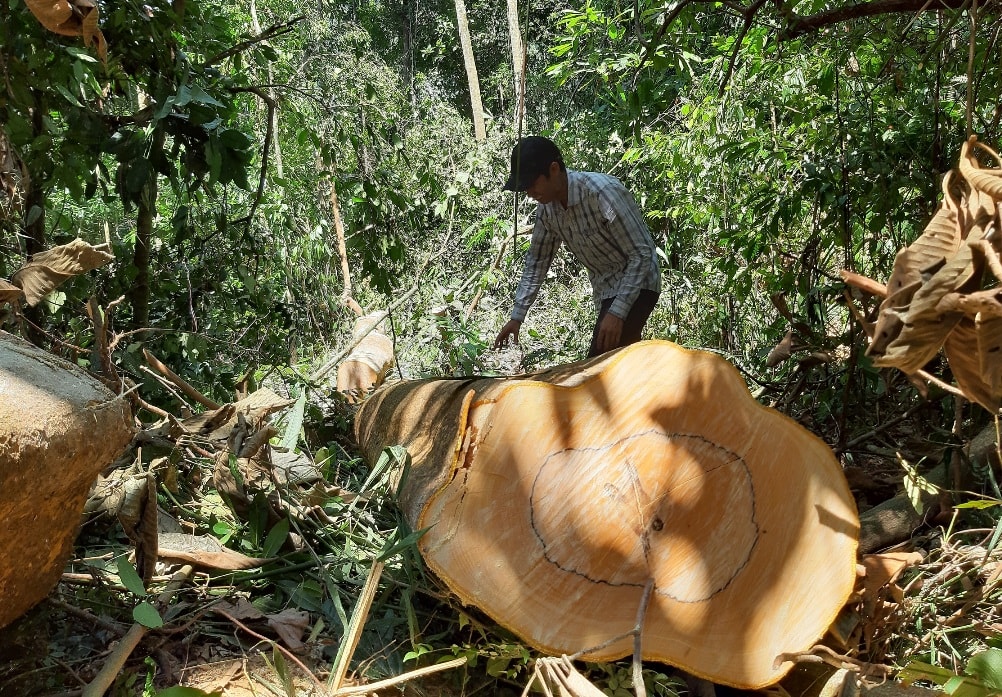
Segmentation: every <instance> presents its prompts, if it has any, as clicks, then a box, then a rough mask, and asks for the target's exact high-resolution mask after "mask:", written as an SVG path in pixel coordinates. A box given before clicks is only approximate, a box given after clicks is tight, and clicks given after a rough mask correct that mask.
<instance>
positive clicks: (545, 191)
mask: <svg viewBox="0 0 1002 697" xmlns="http://www.w3.org/2000/svg"><path fill="white" fill-rule="evenodd" d="M554 166H556V169H558V170H559V169H560V165H559V164H557V163H556V162H554V163H552V164H551V165H550V172H549V173H548V174H540V175H539V176H538V177H536V181H534V182H533V183H532V184H530V185H529V188H528V189H526V190H525V194H526V196H528V197H529V198H531V199H533V200H534V201H536V203H553V202H554V201H556V200H557V194H558V193H559V192H558V191H557V188H558V181H557V177H555V176H553V170H554Z"/></svg>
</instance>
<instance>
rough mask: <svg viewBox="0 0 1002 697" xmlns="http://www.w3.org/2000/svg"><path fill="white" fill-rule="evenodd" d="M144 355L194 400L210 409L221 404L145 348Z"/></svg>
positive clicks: (153, 365)
mask: <svg viewBox="0 0 1002 697" xmlns="http://www.w3.org/2000/svg"><path fill="white" fill-rule="evenodd" d="M143 357H144V358H145V359H146V362H147V363H149V364H150V366H152V367H153V368H155V369H156V370H158V371H160V374H161V375H163V376H164V377H165V378H167V379H168V380H170V381H171V382H172V383H174V384H175V385H177V386H178V388H179V389H180V390H181V391H182V392H184V393H185V394H186V395H188V396H189V397H191V398H192V399H193V400H195V401H196V402H198V403H199V404H201V405H202V406H204V407H206V408H208V409H218V408H219V405H218V404H216V403H215V402H213V401H212V400H211V399H209V398H208V397H206V396H205V395H203V394H202V393H201V392H199V391H198V390H196V389H195V388H194V387H192V386H191V385H189V384H188V383H187V382H185V380H184V378H182V377H181V376H180V375H178V374H177V373H175V372H174V371H173V370H171V369H170V368H168V367H167V366H166V365H164V364H163V363H161V362H160V360H159V359H158V358H157V357H156V356H154V355H153V354H152V353H150V352H149V351H147V350H146V349H143Z"/></svg>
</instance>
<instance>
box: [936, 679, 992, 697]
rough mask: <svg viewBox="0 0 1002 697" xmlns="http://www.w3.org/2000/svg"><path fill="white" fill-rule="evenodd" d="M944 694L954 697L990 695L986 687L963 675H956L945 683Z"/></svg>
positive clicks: (985, 696)
mask: <svg viewBox="0 0 1002 697" xmlns="http://www.w3.org/2000/svg"><path fill="white" fill-rule="evenodd" d="M943 692H945V693H946V694H948V695H952V696H953V697H988V695H989V692H988V690H987V689H985V686H984V685H981V684H980V683H978V682H977V681H976V680H972V679H971V678H968V677H965V676H963V675H954V676H953V677H952V678H950V679H949V680H947V681H946V682H945V683H943Z"/></svg>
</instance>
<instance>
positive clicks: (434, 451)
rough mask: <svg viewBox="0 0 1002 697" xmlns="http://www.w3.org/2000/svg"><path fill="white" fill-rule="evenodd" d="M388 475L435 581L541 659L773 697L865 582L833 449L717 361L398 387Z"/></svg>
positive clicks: (381, 413)
mask: <svg viewBox="0 0 1002 697" xmlns="http://www.w3.org/2000/svg"><path fill="white" fill-rule="evenodd" d="M355 427H356V435H357V436H358V440H359V443H360V444H361V446H362V449H363V452H364V453H365V455H366V457H367V458H368V459H369V461H370V462H375V459H376V458H377V457H378V455H379V453H380V452H381V450H382V449H383V448H384V447H387V446H391V445H398V444H399V445H403V446H405V447H406V448H407V450H408V452H409V453H410V456H411V459H412V463H411V466H410V468H409V471H408V472H407V473H406V478H405V480H404V481H403V482H402V485H401V488H400V492H399V496H400V503H401V506H402V508H403V510H404V513H405V515H406V517H407V518H408V521H409V522H410V524H411V525H412V526H413V527H414V528H415V529H427V532H426V533H425V534H424V535H423V537H422V538H421V539H420V541H419V543H418V545H419V548H420V551H421V553H422V556H423V557H424V559H425V560H426V561H427V563H428V566H429V567H430V568H431V569H432V570H433V571H434V572H435V573H436V574H437V575H438V576H439V577H440V578H441V579H442V580H443V581H444V582H445V583H446V584H447V585H448V586H449V588H450V589H452V591H453V592H455V593H456V595H457V596H459V598H460V599H461V600H462V601H463V602H464V603H468V604H473V605H476V606H477V607H479V608H481V609H482V610H484V611H485V612H486V613H488V614H489V615H490V616H491V617H493V618H494V619H495V620H496V621H497V622H499V623H500V624H502V625H504V626H505V627H507V628H509V629H510V630H511V631H513V632H515V633H516V634H517V635H519V636H520V637H521V638H522V639H523V640H524V641H526V642H527V643H529V644H531V645H532V646H534V647H535V648H537V649H539V650H540V651H543V652H546V653H551V654H557V655H559V654H575V653H579V652H585V653H584V658H586V659H588V660H613V659H617V658H621V657H623V656H626V655H629V654H630V653H631V652H632V650H633V639H632V636H630V634H629V633H630V631H631V630H632V629H633V627H634V626H635V624H636V622H637V619H638V618H637V615H638V609H639V608H640V606H641V599H642V597H643V596H644V593H645V589H647V587H648V586H649V585H651V584H653V593H652V594H651V596H650V602H649V605H648V607H647V611H646V615H645V617H644V618H643V627H642V655H643V657H644V658H645V659H651V660H656V661H662V662H665V663H668V664H671V665H674V666H677V667H679V668H682V669H684V670H686V671H688V672H690V673H693V674H695V675H698V676H700V677H703V678H706V679H709V680H712V681H714V682H717V683H721V684H726V685H732V686H735V687H739V688H746V689H752V688H758V687H762V686H765V685H770V684H773V683H775V682H777V681H778V680H779V679H780V678H782V677H783V675H785V674H786V673H787V672H788V671H789V670H790V668H791V667H792V664H791V663H789V662H783V661H781V660H780V661H778V660H777V656H779V655H780V654H783V653H796V652H800V651H806V650H807V649H809V648H810V647H811V646H812V645H813V644H814V643H815V642H816V641H817V640H818V639H819V638H820V637H821V636H822V635H823V634H824V633H825V631H826V630H827V629H828V627H829V625H830V624H831V622H832V620H833V619H834V618H835V616H836V614H837V613H838V612H839V610H840V609H841V608H842V606H843V605H844V603H845V602H846V600H847V598H848V597H849V595H850V593H851V592H852V589H853V585H854V582H855V578H856V547H857V536H858V531H859V520H858V516H857V513H856V508H855V502H854V500H853V498H852V496H851V494H850V492H849V487H848V485H847V483H846V481H845V478H844V477H843V475H842V470H841V468H840V467H839V465H838V463H837V462H836V460H835V457H834V456H833V454H832V452H831V450H830V449H829V448H828V447H827V446H826V445H825V444H824V442H822V441H821V440H820V439H819V438H817V437H816V436H814V435H813V434H811V433H810V432H808V431H807V430H806V429H804V428H802V427H801V426H800V425H798V424H797V423H795V422H794V421H793V420H791V419H789V418H787V417H786V416H784V415H782V414H780V413H779V412H777V411H774V410H771V409H768V408H766V407H764V406H762V405H760V404H758V403H757V402H756V401H755V400H754V399H753V398H752V397H751V395H750V394H749V393H748V390H747V387H746V386H745V383H744V381H743V380H742V379H741V376H740V375H739V374H738V372H737V371H736V370H735V369H734V368H733V366H731V365H730V364H729V363H727V362H726V361H724V360H723V359H721V358H719V357H718V356H716V355H714V354H710V353H705V352H699V351H689V350H686V349H683V348H680V347H678V346H676V345H674V344H671V343H668V342H663V341H648V342H641V343H639V344H634V345H632V346H628V347H626V348H623V349H619V350H617V351H613V352H610V353H607V354H604V355H603V356H599V357H598V358H594V359H590V360H586V361H581V362H578V363H573V364H570V365H566V366H561V367H558V368H555V369H552V370H549V371H545V372H542V373H539V374H536V375H530V376H521V377H515V378H472V379H467V380H425V381H416V382H406V383H397V384H394V385H389V386H387V387H384V388H382V389H380V390H379V391H377V392H376V393H375V394H374V395H373V396H372V397H370V398H369V399H368V400H367V401H366V402H365V403H364V404H363V405H362V407H361V409H360V411H359V413H358V416H357V419H356V426H355Z"/></svg>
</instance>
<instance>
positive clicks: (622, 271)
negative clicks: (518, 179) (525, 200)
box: [511, 170, 661, 322]
mask: <svg viewBox="0 0 1002 697" xmlns="http://www.w3.org/2000/svg"><path fill="white" fill-rule="evenodd" d="M561 242H563V243H564V244H566V245H567V248H568V249H569V250H570V251H571V254H573V255H574V257H575V258H576V259H577V260H578V261H579V262H580V263H581V264H582V265H583V266H584V267H585V269H587V270H588V278H589V279H590V280H591V287H592V295H593V296H594V299H595V306H596V308H598V307H600V306H601V304H602V301H603V300H607V299H608V298H615V300H614V301H613V303H612V306H611V307H610V308H609V312H610V313H611V314H613V315H616V316H617V317H619V318H622V319H625V318H626V316H627V315H628V314H629V313H630V308H632V307H633V303H634V302H636V300H637V296H639V295H640V291H641V290H652V291H654V292H656V293H660V292H661V269H660V267H659V266H658V260H657V256H656V255H655V252H654V241H653V240H652V239H651V234H650V232H649V231H648V229H647V224H646V223H645V222H644V216H643V214H642V213H641V212H640V209H639V208H638V206H637V202H636V201H635V200H634V198H633V195H632V194H630V192H629V191H627V190H626V187H624V186H623V184H622V182H620V181H619V180H618V179H617V178H616V177H613V176H610V175H608V174H600V173H598V172H575V171H572V170H567V208H566V209H564V207H563V205H562V204H561V203H560V202H559V201H554V202H553V203H546V204H543V203H541V204H539V205H538V206H537V208H536V224H535V227H534V228H533V230H532V241H531V242H530V243H529V251H528V253H527V254H526V256H525V267H524V269H523V270H522V278H521V280H520V281H519V283H518V291H517V292H516V293H515V308H514V309H513V310H512V313H511V318H512V319H514V320H517V321H519V322H521V321H523V320H524V319H525V316H526V314H527V313H528V311H529V308H530V307H531V306H532V303H533V302H534V301H535V299H536V295H537V294H538V293H539V287H540V286H541V285H542V284H543V280H544V279H545V278H546V273H547V271H549V269H550V264H551V263H552V262H553V257H554V256H555V255H556V253H557V249H558V248H559V247H560V243H561Z"/></svg>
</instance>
